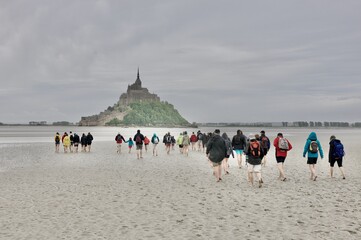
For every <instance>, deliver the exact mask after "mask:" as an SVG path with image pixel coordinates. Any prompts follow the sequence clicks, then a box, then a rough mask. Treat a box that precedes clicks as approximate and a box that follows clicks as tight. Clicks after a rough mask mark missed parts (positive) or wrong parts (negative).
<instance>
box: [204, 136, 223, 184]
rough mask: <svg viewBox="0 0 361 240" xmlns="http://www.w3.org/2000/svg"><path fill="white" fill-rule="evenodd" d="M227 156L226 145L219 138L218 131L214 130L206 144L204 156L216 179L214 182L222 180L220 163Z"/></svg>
mask: <svg viewBox="0 0 361 240" xmlns="http://www.w3.org/2000/svg"><path fill="white" fill-rule="evenodd" d="M226 154H227V149H226V143H225V142H224V140H223V138H222V137H221V136H220V130H219V129H216V130H215V131H214V134H213V136H212V137H211V138H210V139H209V141H208V143H207V151H206V155H207V157H208V159H209V160H210V161H211V163H212V166H213V174H214V176H215V177H216V181H217V182H219V181H221V180H222V167H221V166H222V161H223V159H224V158H225V156H226Z"/></svg>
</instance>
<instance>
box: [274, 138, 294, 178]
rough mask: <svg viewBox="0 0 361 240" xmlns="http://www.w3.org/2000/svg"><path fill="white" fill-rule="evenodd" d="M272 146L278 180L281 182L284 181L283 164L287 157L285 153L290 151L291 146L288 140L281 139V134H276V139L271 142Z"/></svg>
mask: <svg viewBox="0 0 361 240" xmlns="http://www.w3.org/2000/svg"><path fill="white" fill-rule="evenodd" d="M273 146H274V147H275V155H276V161H277V168H278V171H279V173H280V175H279V176H278V179H279V180H281V181H286V175H285V168H284V164H285V160H286V157H287V152H288V151H290V150H291V149H292V145H291V143H290V142H289V141H288V139H286V138H284V137H283V134H282V133H278V134H277V137H276V138H275V139H274V140H273Z"/></svg>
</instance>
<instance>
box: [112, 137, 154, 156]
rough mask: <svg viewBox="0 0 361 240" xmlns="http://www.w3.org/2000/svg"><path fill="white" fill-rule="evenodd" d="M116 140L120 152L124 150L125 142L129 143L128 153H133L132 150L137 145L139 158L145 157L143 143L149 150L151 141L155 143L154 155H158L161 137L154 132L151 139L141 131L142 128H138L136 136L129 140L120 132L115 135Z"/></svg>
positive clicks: (146, 149)
mask: <svg viewBox="0 0 361 240" xmlns="http://www.w3.org/2000/svg"><path fill="white" fill-rule="evenodd" d="M115 142H116V144H117V153H119V154H120V153H121V152H122V143H123V142H124V143H127V144H128V153H131V150H132V148H133V146H134V145H135V147H136V151H137V159H141V158H143V144H144V148H145V151H148V146H149V143H153V156H158V150H157V145H158V143H159V137H158V136H157V134H155V133H154V134H153V136H152V137H151V139H149V138H148V137H147V136H144V135H143V134H142V133H141V132H140V130H137V133H136V134H135V135H134V137H133V138H131V137H130V138H129V139H128V140H125V138H124V137H123V135H121V134H120V133H118V134H117V135H116V136H115Z"/></svg>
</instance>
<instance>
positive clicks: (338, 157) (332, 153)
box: [328, 135, 346, 179]
mask: <svg viewBox="0 0 361 240" xmlns="http://www.w3.org/2000/svg"><path fill="white" fill-rule="evenodd" d="M344 156H345V151H344V148H343V144H342V143H341V141H340V140H339V139H336V137H335V136H334V135H332V136H331V137H330V149H329V152H328V162H329V163H330V176H331V178H333V167H334V165H335V162H337V165H338V167H339V169H340V171H341V174H342V179H346V177H345V172H344V170H343V167H342V159H343V157H344Z"/></svg>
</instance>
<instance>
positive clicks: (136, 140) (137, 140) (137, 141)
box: [135, 135, 142, 144]
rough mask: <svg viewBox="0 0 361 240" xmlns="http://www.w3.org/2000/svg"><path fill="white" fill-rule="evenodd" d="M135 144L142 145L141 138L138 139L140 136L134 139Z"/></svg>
mask: <svg viewBox="0 0 361 240" xmlns="http://www.w3.org/2000/svg"><path fill="white" fill-rule="evenodd" d="M135 143H136V144H142V138H141V137H140V135H137V137H136V138H135Z"/></svg>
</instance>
